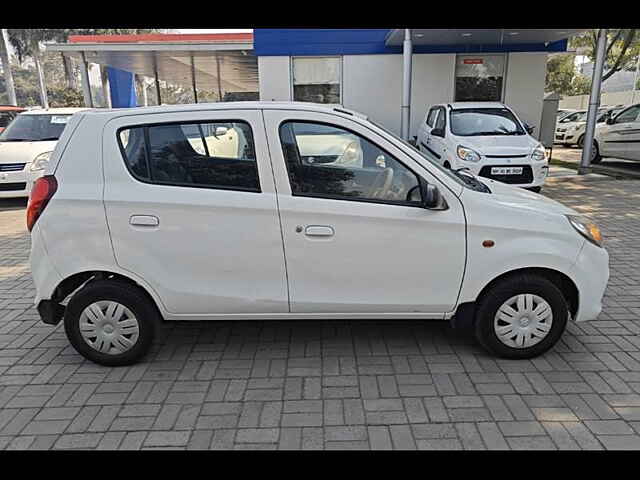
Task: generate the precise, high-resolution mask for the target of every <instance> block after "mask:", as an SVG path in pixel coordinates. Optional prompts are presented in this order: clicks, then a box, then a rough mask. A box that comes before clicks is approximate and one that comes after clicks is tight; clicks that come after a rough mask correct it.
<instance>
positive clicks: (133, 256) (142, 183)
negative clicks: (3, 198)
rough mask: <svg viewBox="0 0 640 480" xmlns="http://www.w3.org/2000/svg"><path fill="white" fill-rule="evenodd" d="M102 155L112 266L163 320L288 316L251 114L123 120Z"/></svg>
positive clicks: (274, 216)
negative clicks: (137, 281)
mask: <svg viewBox="0 0 640 480" xmlns="http://www.w3.org/2000/svg"><path fill="white" fill-rule="evenodd" d="M103 155H104V173H105V180H106V181H105V190H104V203H105V210H106V215H107V220H108V225H109V230H110V232H111V238H112V243H113V249H114V253H115V257H116V260H117V263H118V265H119V266H120V267H121V268H123V269H125V270H127V271H130V272H133V273H134V274H135V275H137V276H139V277H141V278H143V279H144V280H145V281H146V282H148V283H149V284H150V285H151V287H152V288H153V289H154V290H155V291H156V293H157V294H158V296H159V297H160V299H161V300H162V303H163V304H164V306H165V309H166V310H167V311H168V312H169V313H170V314H172V315H176V316H177V318H202V317H211V316H214V315H216V314H247V313H284V312H288V295H287V286H286V275H285V267H284V255H283V248H282V237H281V233H280V225H279V220H278V213H277V204H276V195H275V188H274V182H273V174H272V171H271V166H270V161H269V157H268V149H267V145H266V138H265V135H264V126H263V122H262V117H261V115H260V112H259V111H256V110H233V111H224V110H217V111H209V112H205V111H199V112H179V113H171V114H155V115H134V116H129V117H127V116H123V117H120V118H117V119H114V120H112V121H110V122H109V123H108V124H107V126H106V128H105V134H104V143H103Z"/></svg>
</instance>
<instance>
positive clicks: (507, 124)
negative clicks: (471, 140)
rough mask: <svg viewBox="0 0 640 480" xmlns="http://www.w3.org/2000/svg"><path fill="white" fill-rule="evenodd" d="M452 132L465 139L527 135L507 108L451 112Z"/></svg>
mask: <svg viewBox="0 0 640 480" xmlns="http://www.w3.org/2000/svg"><path fill="white" fill-rule="evenodd" d="M451 132H452V133H453V134H454V135H459V136H463V137H471V136H493V135H524V134H525V132H524V130H523V129H522V126H521V125H520V122H518V120H517V119H516V118H515V117H514V116H513V114H512V113H511V112H510V111H509V110H507V109H506V108H464V109H457V110H451Z"/></svg>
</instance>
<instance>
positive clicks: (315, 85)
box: [292, 57, 342, 104]
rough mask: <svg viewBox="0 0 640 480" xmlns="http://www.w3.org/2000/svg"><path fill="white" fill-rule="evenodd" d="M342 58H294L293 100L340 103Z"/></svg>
mask: <svg viewBox="0 0 640 480" xmlns="http://www.w3.org/2000/svg"><path fill="white" fill-rule="evenodd" d="M341 61H342V59H341V58H340V57H326V58H321V57H315V58H293V59H292V62H293V99H294V100H295V101H297V102H315V103H335V104H339V103H340V64H341Z"/></svg>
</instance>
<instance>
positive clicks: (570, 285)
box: [453, 267, 580, 328]
mask: <svg viewBox="0 0 640 480" xmlns="http://www.w3.org/2000/svg"><path fill="white" fill-rule="evenodd" d="M523 274H529V275H539V276H542V277H544V278H546V279H547V280H549V281H550V282H551V283H553V284H554V285H555V286H556V287H557V288H558V290H560V291H561V292H562V295H563V296H564V298H565V299H566V300H567V304H568V306H569V312H570V313H571V316H572V317H575V315H576V314H577V313H578V306H579V304H580V296H579V292H578V287H577V286H576V284H575V282H574V281H573V280H572V279H571V278H569V276H567V275H566V274H564V273H562V272H560V271H558V270H554V269H552V268H546V267H525V268H518V269H514V270H509V271H508V272H504V273H501V274H500V275H498V276H497V277H495V278H494V279H492V280H491V281H489V282H488V283H487V284H486V285H485V286H484V287H483V288H482V289H481V290H480V292H479V293H478V295H477V296H476V299H475V300H474V301H471V302H465V303H461V304H460V305H458V308H457V309H456V313H455V314H454V317H453V326H454V327H456V328H457V327H465V326H470V325H472V324H473V323H474V321H475V313H476V305H477V303H478V301H479V300H480V299H481V298H482V297H483V296H484V295H485V294H486V293H487V292H488V291H489V290H491V289H492V288H493V286H495V285H496V284H497V283H499V282H502V281H503V280H505V279H507V278H509V277H512V276H517V275H523Z"/></svg>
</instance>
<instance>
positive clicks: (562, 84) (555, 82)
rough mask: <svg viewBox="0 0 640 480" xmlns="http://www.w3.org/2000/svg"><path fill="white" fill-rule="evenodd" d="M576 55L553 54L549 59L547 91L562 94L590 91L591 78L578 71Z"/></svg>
mask: <svg viewBox="0 0 640 480" xmlns="http://www.w3.org/2000/svg"><path fill="white" fill-rule="evenodd" d="M574 59H575V57H574V55H567V54H562V55H553V56H551V57H549V60H548V61H547V76H546V87H545V91H546V92H554V93H558V94H560V95H584V94H586V93H589V90H590V88H591V79H590V78H589V77H587V76H585V75H582V74H580V73H578V72H577V70H576V67H575V64H574Z"/></svg>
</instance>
